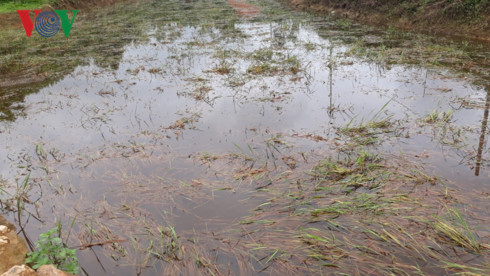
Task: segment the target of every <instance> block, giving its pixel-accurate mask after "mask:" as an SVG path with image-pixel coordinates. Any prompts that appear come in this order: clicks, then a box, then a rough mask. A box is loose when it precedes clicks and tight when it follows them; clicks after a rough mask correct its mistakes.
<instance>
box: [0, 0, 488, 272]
mask: <svg viewBox="0 0 490 276" xmlns="http://www.w3.org/2000/svg"><path fill="white" fill-rule="evenodd" d="M230 2H232V3H233V6H234V8H237V7H240V6H241V5H238V4H237V3H238V2H237V1H230ZM191 4H192V1H191ZM222 4H223V3H215V4H213V3H211V4H210V6H211V7H212V8H216V7H221V6H220V5H222ZM141 5H153V6H151V7H153V9H162V10H163V9H164V8H165V5H163V4H159V5H155V4H154V2H153V1H148V2H145V1H143V2H142V3H141ZM187 5H189V4H187ZM155 7H156V8H155ZM245 7H247V9H251V10H253V12H251V13H246V15H247V16H246V17H240V16H238V15H237V16H236V18H234V19H233V20H234V21H233V23H232V24H231V26H232V28H233V30H231V31H230V30H228V29H223V28H220V26H221V25H222V22H221V21H222V20H223V19H220V18H219V16H216V14H214V13H210V14H211V15H210V18H208V17H206V16H207V15H206V14H204V15H203V17H202V18H191V19H189V20H190V21H192V22H193V23H192V24H185V19H184V20H183V22H184V23H182V22H180V23H171V22H166V23H162V22H161V21H160V20H161V18H146V20H147V24H148V26H149V28H148V32H147V34H146V35H147V38H148V39H146V40H141V41H137V40H136V41H134V42H132V43H128V44H127V45H126V46H124V48H123V54H122V57H121V59H120V61H119V64H118V66H117V69H114V68H107V67H101V66H99V65H98V64H96V63H95V62H94V61H93V60H88V61H87V64H85V65H80V66H78V67H76V68H75V69H74V70H73V71H72V72H70V73H69V74H67V75H65V76H64V77H62V78H61V79H59V80H58V81H56V82H54V83H52V84H50V85H48V86H45V87H42V88H41V89H39V90H37V91H36V92H35V93H32V94H29V95H27V96H26V97H25V99H24V100H23V101H22V102H19V103H17V104H16V105H20V106H21V107H22V108H17V109H13V107H10V108H12V110H10V111H12V112H14V113H15V114H16V118H15V120H13V121H2V122H0V144H1V145H2V147H0V164H1V166H0V176H1V178H0V179H2V183H4V186H3V187H2V189H5V191H7V192H10V193H11V194H15V193H16V191H18V189H17V188H16V187H17V186H18V185H20V183H22V180H23V179H24V177H25V176H26V175H27V174H30V181H31V182H30V184H29V188H28V189H27V190H26V191H25V193H26V194H27V196H28V198H29V199H28V200H27V201H25V202H24V204H25V209H26V210H25V211H24V212H22V214H21V216H20V218H21V221H19V220H18V217H19V216H18V214H17V212H14V211H13V210H14V209H15V208H14V207H15V206H14V205H15V204H14V202H13V201H8V200H7V199H8V195H7V194H5V193H4V194H2V195H1V196H2V197H3V198H4V199H5V201H4V203H3V204H2V206H3V208H4V210H5V212H6V211H8V210H12V212H10V213H8V212H7V215H9V216H10V218H11V219H12V220H14V221H15V222H16V224H17V225H19V226H21V227H24V228H23V229H24V231H25V232H24V234H25V235H26V237H27V238H29V239H32V240H33V241H35V240H36V237H37V236H38V235H39V234H40V233H42V232H44V231H45V230H47V229H50V228H52V227H53V226H54V225H55V224H56V222H58V221H59V222H61V223H62V225H63V227H64V229H65V230H66V231H67V232H71V234H70V235H71V236H70V240H69V244H70V245H71V246H74V247H76V246H79V245H80V246H83V245H84V244H85V245H86V244H90V243H94V242H95V243H96V242H103V241H116V240H118V241H119V240H120V241H119V242H113V243H110V244H111V246H110V247H108V246H105V247H100V246H93V247H91V248H88V249H87V248H84V250H80V251H79V252H78V256H79V258H80V262H81V266H82V268H83V269H84V271H85V272H86V273H87V274H88V275H105V274H107V275H134V274H135V273H136V274H138V275H162V274H164V275H168V273H170V274H175V273H176V271H179V270H169V269H168V268H167V267H168V266H169V262H171V261H169V260H166V261H164V260H161V259H159V258H158V256H157V254H153V253H152V254H147V253H148V252H149V251H151V250H149V251H148V250H146V251H145V249H147V248H151V246H150V245H151V244H153V243H158V240H159V237H158V232H155V231H156V230H155V229H160V228H162V229H163V227H174V228H175V231H176V232H177V233H178V234H179V238H180V239H182V240H186V241H187V242H189V241H192V242H191V243H192V244H194V245H196V244H198V245H202V247H203V248H205V249H204V251H207V253H202V252H201V253H202V254H203V255H206V254H208V255H209V256H213V257H212V258H214V259H213V260H214V262H216V263H220V264H224V267H226V271H223V270H222V273H223V274H221V275H224V274H226V275H228V274H229V275H237V274H255V273H257V271H260V273H263V274H269V273H272V274H273V271H272V272H269V271H268V270H267V269H266V268H267V266H264V262H263V260H256V259H253V258H250V257H243V258H245V259H246V260H247V261H246V262H248V263H250V264H251V268H243V267H241V265H240V263H239V262H237V260H236V259H235V258H234V257H232V256H231V255H230V253H229V252H230V251H227V250H228V248H226V245H224V244H227V245H228V246H230V248H235V247H233V246H232V245H230V244H231V242H230V243H224V242H223V239H224V240H226V239H227V237H228V236H227V234H229V233H233V232H236V231H239V230H240V229H241V228H240V224H239V222H240V221H242V220H243V219H244V218H245V217H247V215H249V214H250V212H251V210H253V209H254V208H255V207H257V206H258V205H260V204H261V203H263V198H261V197H260V196H258V195H256V192H255V191H256V190H257V187H262V186H264V187H268V185H273V184H271V183H268V182H267V180H265V181H264V179H262V178H257V179H256V180H254V178H253V177H252V178H251V179H250V178H247V179H246V180H244V181H240V177H239V176H237V175H239V173H240V169H237V168H240V167H241V166H248V167H249V168H254V169H257V174H258V175H260V169H261V168H263V167H264V166H265V167H267V168H268V170H270V171H274V168H276V169H277V171H278V173H280V171H281V170H285V162H284V160H287V158H286V159H284V158H283V157H286V156H293V155H294V156H296V160H297V163H298V167H301V166H302V165H304V166H307V163H308V160H311V162H313V161H314V160H315V159H316V158H317V156H318V159H319V158H321V157H322V156H323V157H324V156H327V155H328V154H330V153H333V152H335V141H336V139H340V138H339V136H338V135H337V133H338V130H339V129H341V128H343V127H345V126H346V125H348V124H349V123H351V124H359V123H361V122H367V121H369V120H370V119H372V118H373V117H374V116H378V117H381V118H390V120H392V121H394V122H397V123H396V124H397V125H398V129H397V131H396V135H388V136H387V137H384V138H382V139H381V141H379V142H377V143H376V144H375V145H374V146H367V148H369V147H371V148H374V149H375V150H376V151H380V152H383V153H385V154H387V155H390V154H393V155H398V154H399V153H400V152H401V153H403V155H405V156H407V158H411V159H414V160H417V162H419V163H420V164H422V166H424V167H425V171H426V172H427V174H430V175H436V176H439V177H441V178H442V179H446V180H447V183H448V185H449V186H450V187H452V188H456V189H458V191H460V192H461V193H462V195H463V196H464V197H467V198H472V197H473V198H474V204H476V205H478V206H479V207H480V211H481V210H483V211H482V212H483V213H481V214H480V215H483V217H485V216H488V211H489V205H488V194H489V193H490V169H489V164H490V163H489V160H490V159H489V158H490V147H489V143H488V142H487V141H488V135H489V134H490V131H489V130H490V128H489V125H488V123H487V121H488V108H489V102H490V96H489V95H490V88H488V87H486V88H485V87H484V86H481V85H475V84H473V83H474V80H475V78H478V77H473V78H472V79H471V80H470V79H464V78H461V77H458V76H456V75H455V74H454V72H452V71H450V70H448V69H444V68H433V67H424V66H421V65H390V66H386V65H383V64H378V63H375V62H368V61H365V60H364V59H361V58H357V57H352V56H348V55H345V53H346V52H347V51H348V50H349V46H347V45H345V44H343V43H342V42H341V41H340V40H338V39H335V40H334V39H332V38H331V37H329V36H328V35H325V30H328V29H329V28H334V25H332V24H330V22H329V20H328V19H318V18H312V17H309V16H307V15H305V14H301V13H296V12H291V11H288V10H281V11H282V13H281V16H280V19H277V17H272V19H268V17H267V16H260V15H256V12H257V10H258V9H256V8H250V6H246V5H245ZM273 7H275V6H273ZM149 9H150V6H149ZM225 9H231V7H227V8H225ZM183 11H184V12H185V9H183ZM127 12H130V11H127ZM237 13H238V14H240V12H237ZM184 14H185V13H184ZM242 14H243V13H242ZM218 15H219V12H218ZM134 16H135V17H137V16H142V15H140V14H135V15H134ZM254 16H255V17H254ZM200 20H202V23H200ZM196 22H197V23H196ZM83 24H92V23H90V22H88V21H86V22H83ZM228 25H229V24H228ZM319 26H320V27H321V28H319ZM353 28H354V27H353ZM320 30H322V31H320ZM332 31H335V30H334V29H332ZM348 35H349V36H350V35H352V34H348ZM354 35H356V34H354ZM269 53H272V54H271V56H268V55H269ZM254 55H255V57H254ZM260 55H263V57H262V56H260ZM260 58H263V59H264V60H262V61H261V60H260ZM487 58H488V57H487ZM256 64H268V65H269V66H272V67H274V66H275V67H277V68H276V69H270V67H269V69H268V68H267V67H263V68H262V70H264V72H262V73H257V74H253V73H251V72H250V68H252V66H254V65H256ZM291 66H295V67H298V68H300V70H299V72H296V73H291V72H292V71H294V69H291V68H290V67H291ZM220 68H227V70H228V71H229V72H227V73H225V74H221V73H220V72H219V70H218V69H220ZM267 70H270V71H267ZM480 83H481V82H480ZM26 86H28V85H26ZM2 112H3V111H2ZM432 112H437V113H438V114H440V113H442V114H447V113H451V114H452V117H451V121H450V123H449V124H446V125H444V126H436V127H434V126H433V125H428V124H425V123H424V120H425V118H427V116H428V114H431V113H432ZM309 137H310V138H311V137H321V139H310V138H309ZM298 156H308V158H305V159H304V160H300V158H299V157H298ZM309 158H311V159H309ZM243 159H245V160H249V159H250V160H253V161H252V162H249V161H247V162H244V161H243ZM213 160H217V162H221V163H220V164H219V165H218V166H214V165H211V163H213V162H214V161H213ZM223 160H226V161H223ZM237 160H238V161H237ZM240 160H242V161H240ZM208 161H209V162H208ZM237 164H238V165H237ZM485 194H486V195H487V196H482V195H485ZM474 195H479V196H477V197H476V196H475V197H474ZM9 202H10V204H11V205H10V206H9ZM485 212H486V215H485ZM73 221H74V224H73V229H72V230H68V229H70V228H71V224H72V222H73ZM487 222H488V221H487ZM486 225H487V226H488V224H486ZM149 229H152V230H149ZM487 230H488V229H487ZM482 231H483V233H485V230H482ZM486 233H487V234H488V231H487V232H486ZM220 235H221V236H222V237H220V238H218V236H220ZM230 235H231V234H230ZM200 239H202V241H201V240H200ZM237 244H238V243H237ZM220 247H221V249H222V251H220V250H218V249H219V248H220ZM188 248H189V247H188ZM225 248H226V249H225ZM188 250H191V249H188ZM201 250H202V249H201ZM230 250H231V249H230ZM145 252H146V253H145ZM209 252H211V253H209ZM196 254H197V253H196ZM237 254H238V253H237ZM197 255H198V254H197ZM210 258H211V257H210ZM192 269H194V268H192V266H188V267H180V273H182V274H189V275H193V274H194V273H195V272H196V271H197V270H196V271H194V270H192ZM247 269H249V270H247ZM250 269H254V270H255V272H252V271H253V270H250Z"/></svg>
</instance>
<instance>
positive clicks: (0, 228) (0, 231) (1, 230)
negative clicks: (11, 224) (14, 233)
mask: <svg viewBox="0 0 490 276" xmlns="http://www.w3.org/2000/svg"><path fill="white" fill-rule="evenodd" d="M8 231H9V228H8V227H7V226H6V225H0V235H5V234H7V232H8Z"/></svg>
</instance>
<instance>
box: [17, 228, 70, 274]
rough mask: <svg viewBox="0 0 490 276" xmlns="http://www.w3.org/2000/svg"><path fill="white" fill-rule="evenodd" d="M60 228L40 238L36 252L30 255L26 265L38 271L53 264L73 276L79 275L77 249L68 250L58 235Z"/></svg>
mask: <svg viewBox="0 0 490 276" xmlns="http://www.w3.org/2000/svg"><path fill="white" fill-rule="evenodd" d="M58 230H59V228H58V227H56V228H53V229H51V230H49V231H47V232H45V233H43V234H41V235H40V236H39V237H40V239H39V241H38V242H37V243H36V250H35V251H34V252H30V253H28V258H27V259H26V263H27V264H30V265H31V266H32V268H34V269H38V268H39V267H40V266H42V265H45V264H53V265H55V266H56V267H57V268H58V269H60V270H63V271H67V272H69V273H72V274H77V273H78V268H79V266H78V258H77V256H76V254H75V252H76V250H75V249H70V248H68V247H67V246H66V245H65V244H64V243H63V240H62V239H61V238H60V237H59V236H58V235H57V233H58Z"/></svg>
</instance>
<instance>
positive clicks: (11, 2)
mask: <svg viewBox="0 0 490 276" xmlns="http://www.w3.org/2000/svg"><path fill="white" fill-rule="evenodd" d="M55 2H56V1H55V0H4V1H0V13H9V12H15V11H16V10H31V9H37V8H39V7H42V6H43V5H51V4H54V3H55Z"/></svg>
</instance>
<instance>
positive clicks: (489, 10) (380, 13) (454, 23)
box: [289, 0, 490, 40]
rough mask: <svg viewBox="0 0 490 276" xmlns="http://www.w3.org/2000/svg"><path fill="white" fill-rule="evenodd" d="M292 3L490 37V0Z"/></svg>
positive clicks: (385, 21) (300, 0) (419, 27)
mask: <svg viewBox="0 0 490 276" xmlns="http://www.w3.org/2000/svg"><path fill="white" fill-rule="evenodd" d="M289 2H290V3H291V4H292V5H293V6H295V7H296V8H299V9H303V10H311V11H316V12H322V13H326V12H328V13H331V12H335V13H338V14H341V15H342V16H347V17H349V18H356V19H358V20H360V21H363V22H367V23H372V24H376V25H378V24H381V25H387V26H395V27H399V28H404V29H416V30H423V31H429V32H434V33H445V34H451V35H457V36H462V37H471V38H477V39H483V40H490V35H489V33H490V21H489V20H490V18H489V16H488V14H490V1H488V0H404V1H389V0H373V1H362V0H355V1H351V0H290V1H289Z"/></svg>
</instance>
